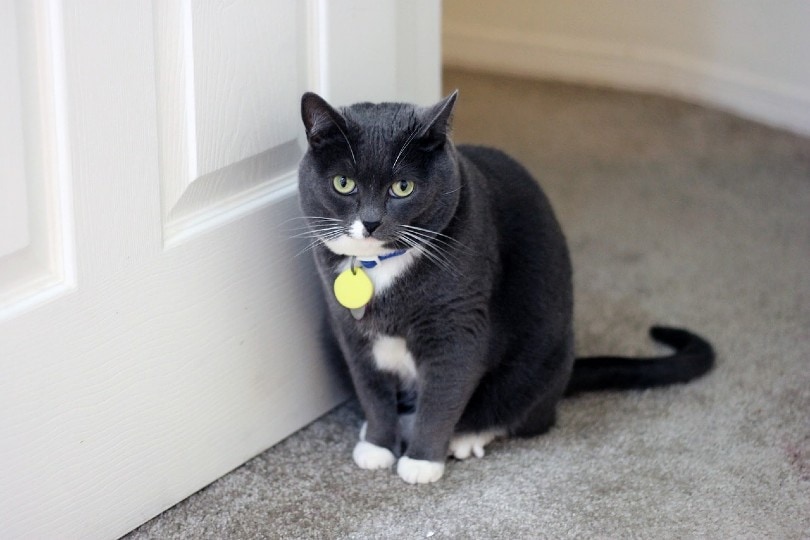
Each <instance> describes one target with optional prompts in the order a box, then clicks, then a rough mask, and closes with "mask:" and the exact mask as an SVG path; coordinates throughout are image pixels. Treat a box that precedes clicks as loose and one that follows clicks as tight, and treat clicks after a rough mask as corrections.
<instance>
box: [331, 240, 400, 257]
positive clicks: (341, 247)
mask: <svg viewBox="0 0 810 540" xmlns="http://www.w3.org/2000/svg"><path fill="white" fill-rule="evenodd" d="M324 243H325V244H326V247H327V248H329V250H330V251H332V252H333V253H336V254H338V255H346V256H349V257H351V256H354V257H378V256H379V255H382V254H384V253H386V252H388V251H391V250H390V249H386V248H385V247H383V246H385V243H384V242H382V241H380V240H377V239H376V238H363V239H362V240H358V239H357V238H351V237H350V236H348V235H343V236H341V237H339V238H337V239H335V240H326V241H325V242H324Z"/></svg>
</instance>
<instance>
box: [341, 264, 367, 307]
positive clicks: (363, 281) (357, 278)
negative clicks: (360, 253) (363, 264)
mask: <svg viewBox="0 0 810 540" xmlns="http://www.w3.org/2000/svg"><path fill="white" fill-rule="evenodd" d="M373 295H374V284H373V283H371V279H369V277H368V276H367V275H366V273H365V272H363V269H362V268H355V269H354V272H352V270H351V269H348V270H344V271H343V272H341V273H340V275H338V277H337V279H335V298H337V301H338V302H340V305H341V306H343V307H346V308H349V309H357V308H360V307H363V306H365V305H366V304H368V303H369V302H370V301H371V297H372V296H373Z"/></svg>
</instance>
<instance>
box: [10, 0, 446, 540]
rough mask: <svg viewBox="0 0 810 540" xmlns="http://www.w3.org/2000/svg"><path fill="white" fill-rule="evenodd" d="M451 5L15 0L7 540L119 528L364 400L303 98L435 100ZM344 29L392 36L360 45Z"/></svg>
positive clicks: (103, 533) (356, 0) (428, 0)
mask: <svg viewBox="0 0 810 540" xmlns="http://www.w3.org/2000/svg"><path fill="white" fill-rule="evenodd" d="M337 6H339V7H340V9H339V10H338V9H337ZM369 6H372V7H369ZM403 6H406V7H403ZM352 13H355V14H356V16H352ZM403 14H405V15H407V17H408V18H409V19H408V20H414V21H417V20H418V21H419V26H420V27H421V28H423V30H424V29H426V28H427V29H429V28H432V29H433V30H432V32H433V33H432V34H430V33H429V32H428V35H427V38H426V35H425V33H424V31H423V32H422V34H419V33H418V32H409V31H407V30H408V29H406V28H403V27H402V25H401V23H400V22H398V21H399V20H400V19H399V17H402V16H403ZM438 16H439V12H438V3H436V2H433V1H432V0H420V1H418V2H413V3H410V2H409V3H397V2H395V0H385V1H379V0H375V1H373V2H372V1H370V0H340V1H339V2H333V1H329V2H327V1H326V0H320V1H315V0H312V1H309V2H297V1H296V2H292V1H290V0H276V1H273V2H267V1H265V0H238V1H234V0H229V1H226V0H165V1H164V0H154V2H151V3H149V2H129V1H123V0H122V1H114V2H111V1H109V0H83V1H82V2H69V3H68V2H64V3H63V2H62V1H60V0H0V109H1V110H0V145H1V146H0V152H2V155H3V156H6V155H8V156H11V157H10V158H9V159H5V158H4V159H3V161H2V167H3V171H2V175H1V176H2V184H0V186H2V190H3V193H2V199H3V203H2V204H3V206H0V210H2V212H3V215H2V219H0V226H2V227H3V229H2V231H0V233H2V234H0V236H2V242H0V373H2V376H0V479H2V481H0V537H2V538H16V537H50V538H109V537H116V536H119V535H121V534H123V533H125V532H127V531H128V530H130V529H132V528H134V527H135V526H137V525H139V524H140V523H142V522H144V521H146V520H147V519H149V518H151V517H152V516H154V515H156V514H157V513H159V512H160V511H162V510H164V509H165V508H168V507H169V506H171V505H173V504H175V503H176V502H178V501H179V500H181V499H183V498H184V497H186V496H188V495H189V494H191V493H193V492H194V491H195V490H197V489H199V488H201V487H203V486H205V485H206V484H208V483H209V482H211V481H212V480H214V479H215V478H217V477H218V476H220V475H222V474H224V473H226V472H227V471H229V470H231V469H233V468H234V467H237V466H238V465H240V464H241V463H243V462H244V461H245V460H247V459H249V458H250V457H251V456H253V455H256V454H257V453H259V452H261V451H262V450H264V449H266V448H267V447H269V446H270V445H272V444H274V443H275V442H277V441H279V440H280V439H282V438H283V437H286V436H287V435H289V434H290V433H292V432H294V431H295V430H296V429H299V428H300V427H302V426H303V425H305V424H307V423H308V422H310V421H312V420H313V419H314V418H317V417H318V416H319V415H321V414H323V413H324V412H326V411H327V410H329V409H330V408H331V407H333V406H334V405H336V404H337V403H339V402H340V401H341V400H343V399H344V398H345V397H346V395H347V389H346V387H345V386H343V385H341V384H340V382H339V377H338V376H337V375H336V373H335V371H334V367H333V366H331V365H330V364H329V363H327V362H325V361H324V359H323V358H321V356H320V350H319V347H318V345H317V338H316V336H317V330H318V324H319V320H320V317H321V312H322V311H323V306H322V298H321V293H320V288H319V283H318V278H317V275H316V272H315V269H314V268H313V266H312V262H311V260H310V258H309V257H308V256H296V255H297V253H298V252H299V251H300V250H301V248H302V247H303V246H302V245H301V243H299V242H295V241H292V240H291V239H290V236H291V235H292V234H293V233H292V229H294V227H295V221H294V218H295V217H296V216H298V214H299V211H298V203H297V199H296V197H295V169H296V165H297V161H298V159H299V158H300V156H301V154H302V151H303V149H304V141H303V138H302V133H301V131H302V130H301V128H300V126H299V119H298V108H299V101H298V100H299V98H300V94H301V92H302V91H303V90H304V89H314V90H316V91H319V92H321V93H322V94H323V95H325V96H326V97H327V98H329V99H332V100H333V101H335V102H336V103H337V104H340V103H341V102H344V103H345V102H346V101H355V100H357V101H359V100H365V99H372V100H381V99H389V100H390V99H408V100H416V101H421V102H424V103H427V102H430V101H433V100H435V99H437V98H438V90H439V80H438V73H439V71H438V65H439V54H438V29H439V20H438ZM341 20H342V21H344V22H345V21H351V24H354V25H359V26H354V28H365V27H375V28H376V27H379V28H388V29H393V30H392V33H391V34H390V35H389V34H386V33H383V34H380V33H370V34H369V39H368V40H363V38H362V35H363V32H350V34H351V35H352V38H351V40H350V41H351V46H352V47H353V48H354V49H353V54H351V55H349V54H346V53H347V50H345V49H343V50H341V49H340V45H336V46H335V48H332V46H331V45H330V44H334V43H340V42H341V40H340V39H337V37H336V32H341V33H345V32H346V28H347V27H346V26H341V25H340V24H338V21H341ZM417 39H419V40H422V41H424V40H426V39H427V42H428V43H431V42H435V43H436V47H435V48H434V49H429V48H428V49H426V48H425V45H424V43H423V42H420V43H417ZM380 40H382V41H380ZM431 40H433V41H431ZM380 51H386V52H385V53H384V54H382V55H381V54H380ZM409 51H411V52H409ZM414 55H418V58H417V57H415V56H414ZM384 62H389V63H392V64H394V65H395V67H393V68H391V67H389V68H387V69H379V70H377V69H375V66H377V65H379V64H382V63H384ZM358 66H361V67H362V66H366V67H367V69H360V68H359V67H358ZM402 66H406V68H407V69H408V70H414V69H415V70H416V71H417V72H418V73H413V76H412V77H403V73H405V72H404V71H403V69H405V68H403V67H402ZM349 74H350V76H349ZM313 459H317V456H313Z"/></svg>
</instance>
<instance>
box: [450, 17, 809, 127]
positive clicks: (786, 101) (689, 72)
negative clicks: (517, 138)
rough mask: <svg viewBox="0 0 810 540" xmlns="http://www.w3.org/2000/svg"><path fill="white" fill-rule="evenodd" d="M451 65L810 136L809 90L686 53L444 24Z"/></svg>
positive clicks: (560, 36)
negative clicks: (714, 112)
mask: <svg viewBox="0 0 810 540" xmlns="http://www.w3.org/2000/svg"><path fill="white" fill-rule="evenodd" d="M442 45H443V56H444V63H445V65H447V66H452V67H463V68H472V69H485V70H487V71H495V72H499V73H504V74H512V75H521V76H530V77H539V78H551V79H559V80H565V81H571V82H582V83H589V84H600V85H607V86H612V87H617V88H623V89H632V90H641V91H649V92H655V93H662V94H665V95H673V96H677V97H680V98H683V99H686V100H690V101H696V102H700V103H705V104H709V105H712V106H715V107H719V108H722V109H725V110H729V111H731V112H733V113H735V114H738V115H740V116H743V117H746V118H750V119H752V120H756V121H759V122H762V123H766V124H770V125H773V126H776V127H780V128H785V129H788V130H791V131H794V132H796V133H799V134H802V135H808V136H810V89H805V88H801V87H797V86H795V85H791V84H787V83H782V82H780V81H775V80H771V79H768V78H765V77H761V76H758V75H756V74H752V73H747V72H743V71H740V70H736V69H732V68H728V67H726V66H722V65H717V64H716V63H712V62H708V61H705V60H702V59H699V58H695V57H692V56H688V55H685V54H682V53H679V52H673V51H667V50H661V49H650V48H642V47H626V46H623V45H617V44H614V43H609V42H600V41H596V40H589V39H583V38H579V37H568V36H563V35H545V34H534V33H521V32H512V31H509V32H507V31H504V30H500V29H497V28H490V27H486V26H479V25H470V24H453V23H445V27H444V35H443V44H442Z"/></svg>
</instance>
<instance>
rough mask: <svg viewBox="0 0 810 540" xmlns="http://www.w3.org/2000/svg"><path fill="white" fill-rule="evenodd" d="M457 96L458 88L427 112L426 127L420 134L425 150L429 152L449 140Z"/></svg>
mask: <svg viewBox="0 0 810 540" xmlns="http://www.w3.org/2000/svg"><path fill="white" fill-rule="evenodd" d="M457 97H458V90H454V91H453V93H452V94H450V95H449V96H447V97H446V98H444V99H443V100H441V101H440V102H438V103H437V104H436V105H434V106H432V107H430V108H429V109H428V110H427V111H426V112H425V114H424V118H425V122H426V123H425V127H424V128H423V131H422V133H420V134H419V142H420V146H421V147H422V149H423V150H425V151H428V152H430V151H433V150H438V149H439V148H441V147H442V146H444V144H445V143H446V142H447V138H448V135H449V134H450V123H451V119H452V117H453V108H454V107H455V105H456V98H457Z"/></svg>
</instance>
